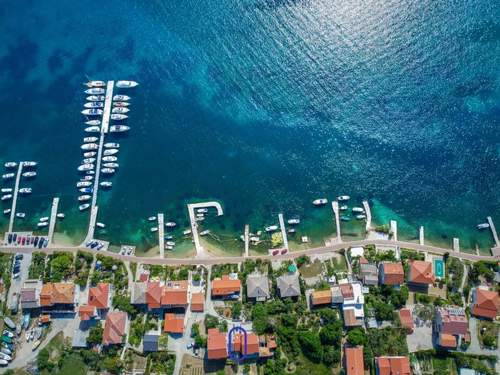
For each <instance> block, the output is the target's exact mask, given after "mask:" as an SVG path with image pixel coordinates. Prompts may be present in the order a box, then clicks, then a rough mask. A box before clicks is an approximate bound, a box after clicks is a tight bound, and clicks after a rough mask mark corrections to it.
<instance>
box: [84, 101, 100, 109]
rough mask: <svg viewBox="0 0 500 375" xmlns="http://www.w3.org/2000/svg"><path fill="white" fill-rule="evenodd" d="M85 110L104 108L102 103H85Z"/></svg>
mask: <svg viewBox="0 0 500 375" xmlns="http://www.w3.org/2000/svg"><path fill="white" fill-rule="evenodd" d="M83 106H84V107H85V108H104V103H103V102H87V103H85V104H84V105H83Z"/></svg>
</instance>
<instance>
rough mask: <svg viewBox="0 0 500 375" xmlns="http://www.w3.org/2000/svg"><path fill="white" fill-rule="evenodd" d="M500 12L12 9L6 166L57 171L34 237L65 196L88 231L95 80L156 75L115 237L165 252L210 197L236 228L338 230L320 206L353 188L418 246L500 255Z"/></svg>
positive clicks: (136, 101) (146, 83)
mask: <svg viewBox="0 0 500 375" xmlns="http://www.w3.org/2000/svg"><path fill="white" fill-rule="evenodd" d="M499 16H500V5H499V3H498V2H491V1H489V2H488V1H471V2H438V3H436V2H433V1H430V0H426V1H410V2H407V1H405V2H403V1H399V0H397V1H396V0H390V1H385V2H379V1H366V2H338V1H328V0H318V1H307V0H304V1H300V0H293V1H292V0H288V1H287V0H247V1H201V0H198V1H132V0H126V1H124V0H122V1H115V0H110V1H105V2H100V3H98V4H96V3H95V2H89V1H78V2H63V1H55V0H52V1H49V0H48V1H43V2H41V1H26V2H18V1H12V0H5V1H2V2H1V3H0V17H1V20H2V22H0V124H1V125H0V126H1V129H2V133H1V134H2V135H1V137H0V159H1V160H0V161H2V163H3V162H4V161H6V160H11V159H14V160H19V159H34V160H38V161H39V162H40V166H39V176H38V178H37V179H36V180H35V181H34V182H33V183H32V184H31V186H32V187H33V190H34V193H33V195H32V196H31V197H29V198H24V199H21V200H20V201H19V211H25V212H26V213H27V214H28V216H29V217H30V218H31V219H29V218H28V219H27V220H25V222H21V221H16V229H28V228H32V227H33V223H34V222H36V220H37V217H39V216H45V215H46V214H47V213H48V210H49V209H50V200H51V198H52V197H53V196H55V195H59V196H60V197H61V206H62V210H63V211H64V212H66V213H67V215H68V217H67V219H66V220H65V222H64V223H62V224H60V225H59V226H58V231H64V232H67V233H69V234H73V235H75V232H78V231H80V232H83V228H84V225H85V223H86V221H87V220H88V213H87V214H81V213H79V212H77V210H76V206H77V202H76V197H77V195H78V194H77V191H76V189H75V187H74V185H75V182H76V180H77V177H78V176H77V173H76V167H77V165H78V164H79V161H80V159H81V153H80V150H79V145H80V142H81V138H82V137H83V136H84V133H83V131H82V128H83V126H82V122H83V121H82V116H81V115H80V114H79V111H80V110H81V107H82V105H83V103H84V95H83V92H82V85H81V83H82V82H83V81H84V80H85V79H86V76H90V77H92V78H94V79H103V80H107V79H120V78H126V79H134V80H136V81H138V82H140V86H139V87H138V88H137V89H135V90H134V92H133V93H132V96H133V106H132V112H131V115H130V119H129V121H128V125H130V126H131V127H132V130H131V132H130V134H128V135H127V136H125V137H122V138H121V139H120V143H121V144H122V150H121V152H120V158H119V162H120V170H119V172H118V173H117V175H116V176H115V177H114V178H113V182H114V184H115V186H114V187H113V189H112V191H111V192H106V193H104V192H103V193H101V194H100V196H99V206H100V216H99V221H102V222H104V223H106V224H107V225H108V228H107V232H106V233H102V234H101V236H102V237H104V238H107V239H111V240H112V241H113V242H115V243H120V242H132V243H134V244H137V245H138V246H140V247H143V248H147V247H149V246H153V245H154V244H155V238H156V237H155V236H154V235H152V234H151V233H150V232H149V225H148V223H147V222H146V221H145V218H147V217H148V216H150V215H151V214H155V213H157V212H160V211H162V212H165V214H166V216H167V217H168V218H170V219H174V220H176V221H178V222H179V223H181V224H182V226H184V225H185V224H187V215H186V208H185V204H186V202H188V201H190V200H193V199H207V198H214V199H218V200H220V201H221V202H222V203H223V204H224V208H225V211H226V215H225V216H224V218H223V220H213V222H214V223H213V224H211V225H207V227H210V228H211V229H213V230H215V231H216V232H217V231H218V232H219V233H227V232H233V231H234V232H235V231H238V232H240V231H242V228H243V225H244V224H245V223H247V222H249V223H250V224H251V225H252V228H257V227H259V228H261V227H263V226H264V225H270V224H274V223H277V216H276V215H277V213H278V212H280V211H284V212H285V214H287V215H300V216H301V217H302V218H303V219H304V221H305V222H304V227H305V228H307V229H304V230H303V231H304V232H305V233H304V234H309V235H312V236H313V237H314V236H316V237H317V238H321V237H322V236H324V235H326V234H327V233H331V232H332V231H334V228H333V225H332V222H331V215H330V211H329V210H328V209H324V210H322V211H317V210H314V209H313V208H312V206H311V204H310V202H311V201H312V199H314V198H317V197H322V196H326V197H329V198H333V197H335V196H337V195H340V194H349V195H351V196H352V197H353V200H355V201H356V202H358V203H360V201H361V200H362V199H363V198H368V199H370V200H372V203H373V204H374V206H375V210H374V217H375V219H376V220H377V222H379V223H385V222H387V221H388V220H389V219H398V220H399V223H400V238H406V239H415V238H416V235H417V229H418V226H419V225H425V227H426V235H427V237H428V238H430V239H432V240H433V241H434V242H436V243H444V244H448V245H450V246H451V239H452V237H455V236H459V237H460V238H461V245H462V247H471V248H472V247H474V246H475V245H476V244H480V246H482V247H483V248H487V247H488V246H490V245H491V242H492V241H491V238H490V235H489V233H488V232H484V233H479V232H477V231H476V230H475V225H476V224H477V223H479V222H483V221H484V220H485V219H484V218H485V216H486V215H492V216H493V218H494V219H496V221H497V223H498V224H497V226H500V212H499V208H500V189H499V188H500V183H499V178H500V168H499V165H500V133H499V131H498V128H499V118H500V116H499V113H500V111H499V99H500V85H499V82H500V81H499V70H498V67H499V66H500V64H499V63H500V23H499V21H498V20H499V19H500V17H499ZM0 220H2V221H0V223H1V225H2V226H5V223H6V222H5V219H4V218H2V219H0ZM359 227H360V226H356V225H354V224H350V226H349V227H347V226H346V231H347V234H348V235H352V237H353V238H354V237H355V236H356V233H358V231H359ZM80 234H81V233H80Z"/></svg>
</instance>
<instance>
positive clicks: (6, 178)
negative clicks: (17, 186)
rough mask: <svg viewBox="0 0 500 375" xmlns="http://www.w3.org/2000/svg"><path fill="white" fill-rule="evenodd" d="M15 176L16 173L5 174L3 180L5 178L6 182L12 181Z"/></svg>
mask: <svg viewBox="0 0 500 375" xmlns="http://www.w3.org/2000/svg"><path fill="white" fill-rule="evenodd" d="M14 176H15V174H14V173H5V174H3V175H2V178H3V179H4V180H9V179H11V178H14Z"/></svg>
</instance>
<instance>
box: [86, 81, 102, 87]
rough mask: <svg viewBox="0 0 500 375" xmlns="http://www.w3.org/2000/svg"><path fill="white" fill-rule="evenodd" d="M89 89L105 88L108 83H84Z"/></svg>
mask: <svg viewBox="0 0 500 375" xmlns="http://www.w3.org/2000/svg"><path fill="white" fill-rule="evenodd" d="M84 85H85V86H87V87H105V86H106V82H104V81H88V82H85V83H84Z"/></svg>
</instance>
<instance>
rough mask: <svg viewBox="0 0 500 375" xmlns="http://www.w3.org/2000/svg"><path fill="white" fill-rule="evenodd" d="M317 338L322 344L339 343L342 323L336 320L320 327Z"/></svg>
mask: <svg viewBox="0 0 500 375" xmlns="http://www.w3.org/2000/svg"><path fill="white" fill-rule="evenodd" d="M319 338H320V340H321V343H322V344H323V345H339V344H340V341H341V339H342V323H341V322H340V321H336V322H335V323H330V324H327V325H326V326H324V327H323V328H321V330H320V331H319Z"/></svg>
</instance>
